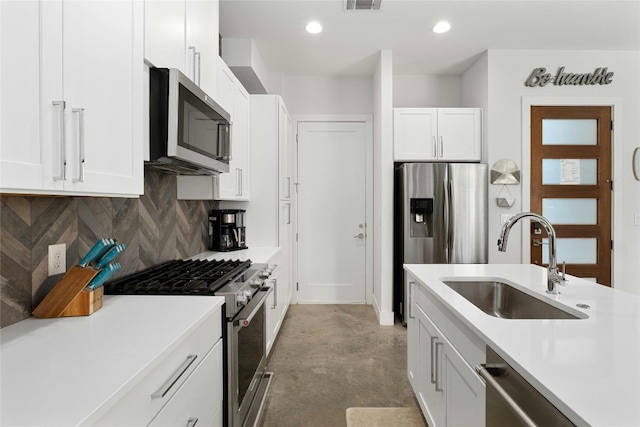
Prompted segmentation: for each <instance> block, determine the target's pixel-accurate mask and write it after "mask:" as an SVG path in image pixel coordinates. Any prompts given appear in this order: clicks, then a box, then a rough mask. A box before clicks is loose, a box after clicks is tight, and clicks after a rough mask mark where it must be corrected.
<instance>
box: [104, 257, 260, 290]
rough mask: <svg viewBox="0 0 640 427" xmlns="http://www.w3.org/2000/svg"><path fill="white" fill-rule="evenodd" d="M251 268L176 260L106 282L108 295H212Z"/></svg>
mask: <svg viewBox="0 0 640 427" xmlns="http://www.w3.org/2000/svg"><path fill="white" fill-rule="evenodd" d="M250 266H251V261H248V260H247V261H238V260H237V261H215V260H214V261H206V260H175V261H168V262H165V263H163V264H159V265H156V266H154V267H150V268H147V269H145V270H142V271H139V272H137V273H133V274H131V275H128V276H125V277H122V278H120V279H116V280H113V281H110V282H107V283H106V284H105V285H104V291H105V294H110V295H214V294H215V292H216V291H217V290H218V289H219V288H220V287H222V286H224V285H226V284H227V283H229V282H232V281H234V280H235V279H236V278H238V277H239V276H240V275H241V274H242V273H244V272H245V271H246V270H247V269H248V268H249V267H250Z"/></svg>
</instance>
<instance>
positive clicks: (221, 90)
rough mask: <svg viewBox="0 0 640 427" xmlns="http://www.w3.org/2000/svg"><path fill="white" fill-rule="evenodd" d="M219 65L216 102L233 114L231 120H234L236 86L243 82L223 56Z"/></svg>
mask: <svg viewBox="0 0 640 427" xmlns="http://www.w3.org/2000/svg"><path fill="white" fill-rule="evenodd" d="M217 67H218V88H217V89H216V102H217V103H218V104H219V105H220V106H221V107H222V108H224V109H225V110H226V111H227V112H228V113H229V114H230V115H231V121H232V122H233V121H234V117H233V100H234V97H235V88H236V86H237V85H241V84H240V83H239V82H238V79H237V78H236V76H235V74H233V71H231V68H229V67H228V66H227V64H225V62H224V61H223V60H222V58H218V60H217Z"/></svg>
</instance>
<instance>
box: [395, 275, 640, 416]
mask: <svg viewBox="0 0 640 427" xmlns="http://www.w3.org/2000/svg"><path fill="white" fill-rule="evenodd" d="M405 269H406V270H407V271H408V272H410V273H411V274H412V275H414V276H415V277H416V278H417V279H418V281H419V282H420V283H421V284H422V285H424V287H425V288H426V289H427V290H428V291H429V292H430V293H431V294H433V295H434V296H435V297H436V298H437V300H439V301H440V302H442V303H443V304H444V305H445V306H446V307H447V308H448V309H450V310H451V312H452V313H453V314H454V315H456V316H457V317H458V318H460V319H461V320H462V321H463V322H464V323H465V324H466V325H467V326H469V328H471V329H472V330H473V331H474V332H475V333H476V334H477V335H478V336H479V337H480V338H481V339H483V340H484V341H485V343H486V344H488V345H489V346H491V347H492V348H493V349H494V350H495V351H496V352H497V353H498V354H499V355H500V356H502V357H503V358H504V359H505V360H506V361H507V362H508V363H509V364H510V365H511V366H512V367H513V368H515V369H516V370H517V371H518V372H520V374H521V375H522V376H523V377H524V378H525V379H527V381H529V382H530V383H531V384H532V385H533V386H534V387H535V388H537V389H538V391H540V392H541V393H542V394H543V395H544V396H545V397H546V398H547V399H548V400H549V401H551V402H552V403H553V404H554V405H555V406H556V407H557V408H558V409H560V410H561V411H562V412H563V413H564V414H565V415H566V416H567V417H568V418H569V419H571V421H573V422H574V423H575V424H577V425H582V426H584V425H591V426H607V427H613V426H640V297H638V296H637V295H633V294H630V293H626V292H623V291H616V290H615V289H611V288H607V287H605V286H601V285H597V284H595V283H593V282H589V281H586V280H583V279H579V278H576V277H573V276H567V277H568V281H567V283H566V285H561V287H560V292H561V294H560V295H557V296H552V295H549V294H546V293H545V289H546V269H545V268H543V267H539V266H535V265H520V264H506V265H498V264H483V265H468V264H465V265H461V264H454V265H439V264H438V265H424V264H422V265H405ZM461 277H466V278H472V277H474V278H480V277H482V278H486V277H491V278H498V279H506V281H507V282H510V283H514V284H516V285H517V287H518V288H520V289H522V290H524V291H526V292H527V293H530V294H535V296H537V297H538V298H539V299H542V300H545V301H549V302H551V303H552V304H554V305H557V306H560V307H564V308H566V309H568V310H570V311H572V312H574V313H583V314H586V315H587V316H589V317H588V318H586V319H575V320H574V319H569V320H547V319H544V320H535V319H526V320H525V319H517V320H516V319H499V318H496V317H492V316H490V315H488V314H485V313H484V312H482V311H481V310H480V309H478V308H477V307H475V306H474V305H473V304H472V303H470V302H469V301H467V300H466V299H465V298H464V297H462V296H461V295H459V294H458V293H456V292H455V291H453V290H452V289H451V288H449V287H448V286H446V285H445V284H444V283H442V281H443V280H447V279H454V278H461ZM576 304H587V305H588V306H589V307H590V308H589V309H582V308H578V307H576Z"/></svg>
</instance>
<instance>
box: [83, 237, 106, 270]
mask: <svg viewBox="0 0 640 427" xmlns="http://www.w3.org/2000/svg"><path fill="white" fill-rule="evenodd" d="M114 243H115V241H114V240H113V239H107V238H102V239H100V240H98V241H97V242H96V243H95V244H94V245H93V247H92V248H91V249H89V252H87V253H86V254H85V256H84V257H82V259H81V260H80V264H79V265H80V267H86V266H87V265H89V263H91V262H93V261H95V260H97V259H99V258H100V257H101V256H102V255H104V253H105V252H106V251H107V250H108V249H109V248H110V247H111V246H112V245H113V244H114Z"/></svg>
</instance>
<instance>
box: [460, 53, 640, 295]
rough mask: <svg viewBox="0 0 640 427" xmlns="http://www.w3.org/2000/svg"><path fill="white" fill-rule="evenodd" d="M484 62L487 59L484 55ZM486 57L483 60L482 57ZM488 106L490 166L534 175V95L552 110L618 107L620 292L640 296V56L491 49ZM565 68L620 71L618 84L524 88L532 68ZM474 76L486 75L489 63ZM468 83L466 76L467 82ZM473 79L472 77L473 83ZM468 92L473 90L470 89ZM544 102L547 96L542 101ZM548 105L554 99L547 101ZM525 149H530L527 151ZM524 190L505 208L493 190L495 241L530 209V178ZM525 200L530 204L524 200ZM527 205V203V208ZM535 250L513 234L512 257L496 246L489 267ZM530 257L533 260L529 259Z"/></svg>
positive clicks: (616, 167)
mask: <svg viewBox="0 0 640 427" xmlns="http://www.w3.org/2000/svg"><path fill="white" fill-rule="evenodd" d="M482 58H484V57H482ZM482 58H481V60H483V59H482ZM486 58H487V73H488V85H487V93H488V105H487V107H486V112H487V113H488V114H486V116H485V120H484V124H485V127H486V135H485V136H486V138H485V144H486V145H487V147H488V153H487V155H488V157H487V162H488V163H489V165H492V164H493V162H495V161H496V160H498V159H501V158H505V157H507V158H510V159H512V160H514V161H515V162H516V163H517V164H518V165H519V166H520V167H521V168H522V169H523V172H525V171H528V168H529V165H528V161H529V157H528V146H529V141H528V140H526V141H525V140H524V139H525V138H527V135H529V133H528V129H523V115H525V114H527V112H525V111H523V104H524V105H526V103H527V102H528V101H527V100H531V99H532V98H534V97H535V100H536V103H535V104H537V105H540V104H538V102H543V103H548V104H550V105H553V104H556V103H558V102H562V103H564V104H565V105H569V104H581V103H584V100H588V101H589V102H591V101H593V102H598V101H599V100H602V101H603V105H609V104H611V105H614V113H615V116H614V121H615V131H614V141H613V146H614V168H613V173H614V176H613V179H614V182H615V184H614V185H615V191H614V193H613V200H614V201H613V203H614V217H613V224H614V234H613V239H614V248H615V249H614V266H613V280H614V287H615V288H617V289H622V290H626V291H630V292H634V293H640V282H639V281H638V277H640V262H639V261H640V226H637V225H634V214H638V213H640V182H638V181H635V180H634V179H633V176H632V170H631V155H632V153H633V149H634V148H635V147H637V146H640V120H639V117H640V79H639V78H638V76H640V52H608V51H537V50H529V51H528V50H518V51H516V50H490V51H489V52H488V53H487V55H486ZM560 66H564V67H565V68H566V71H567V72H575V73H587V72H593V70H595V69H596V68H598V67H608V68H609V71H613V72H614V73H615V74H614V77H613V83H612V84H610V85H602V86H601V85H595V86H554V85H552V84H549V85H547V86H545V87H535V88H530V87H526V86H525V85H524V82H525V80H526V79H527V77H528V76H529V74H530V73H531V71H532V70H533V69H535V68H538V67H546V68H547V70H549V72H551V73H555V71H556V70H557V68H558V67H560ZM479 67H480V68H479V69H474V67H472V69H471V70H470V71H469V72H470V73H478V75H481V74H482V72H481V69H482V68H483V65H482V64H480V65H479ZM465 80H466V78H465V77H463V82H464V81H465ZM471 80H473V77H472V76H471V75H469V81H471ZM463 86H464V87H465V89H467V88H468V85H466V84H465V85H463ZM541 98H542V99H541ZM547 101H548V102H547ZM535 104H534V105H535ZM523 147H524V149H523ZM523 175H525V176H524V177H523V184H522V185H521V186H510V187H509V190H510V191H511V193H512V194H513V196H515V197H516V198H517V201H516V204H515V205H514V206H513V207H512V208H510V209H509V208H507V209H505V208H499V207H497V206H496V204H495V197H496V196H497V193H498V192H499V191H500V189H501V187H500V186H492V185H490V186H489V187H490V188H489V241H490V242H491V241H492V240H493V239H492V236H495V237H496V238H497V236H498V234H499V229H500V214H501V213H517V212H520V211H522V210H523V208H527V209H528V183H529V181H528V176H526V174H524V173H523ZM523 197H524V199H525V200H523ZM523 202H524V204H523ZM527 248H528V245H526V247H523V240H522V235H521V234H520V233H512V234H511V236H509V248H508V250H507V252H506V253H500V252H498V251H497V248H496V247H495V245H490V247H489V262H490V263H502V262H504V263H519V262H528V249H527ZM525 258H526V259H525Z"/></svg>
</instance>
